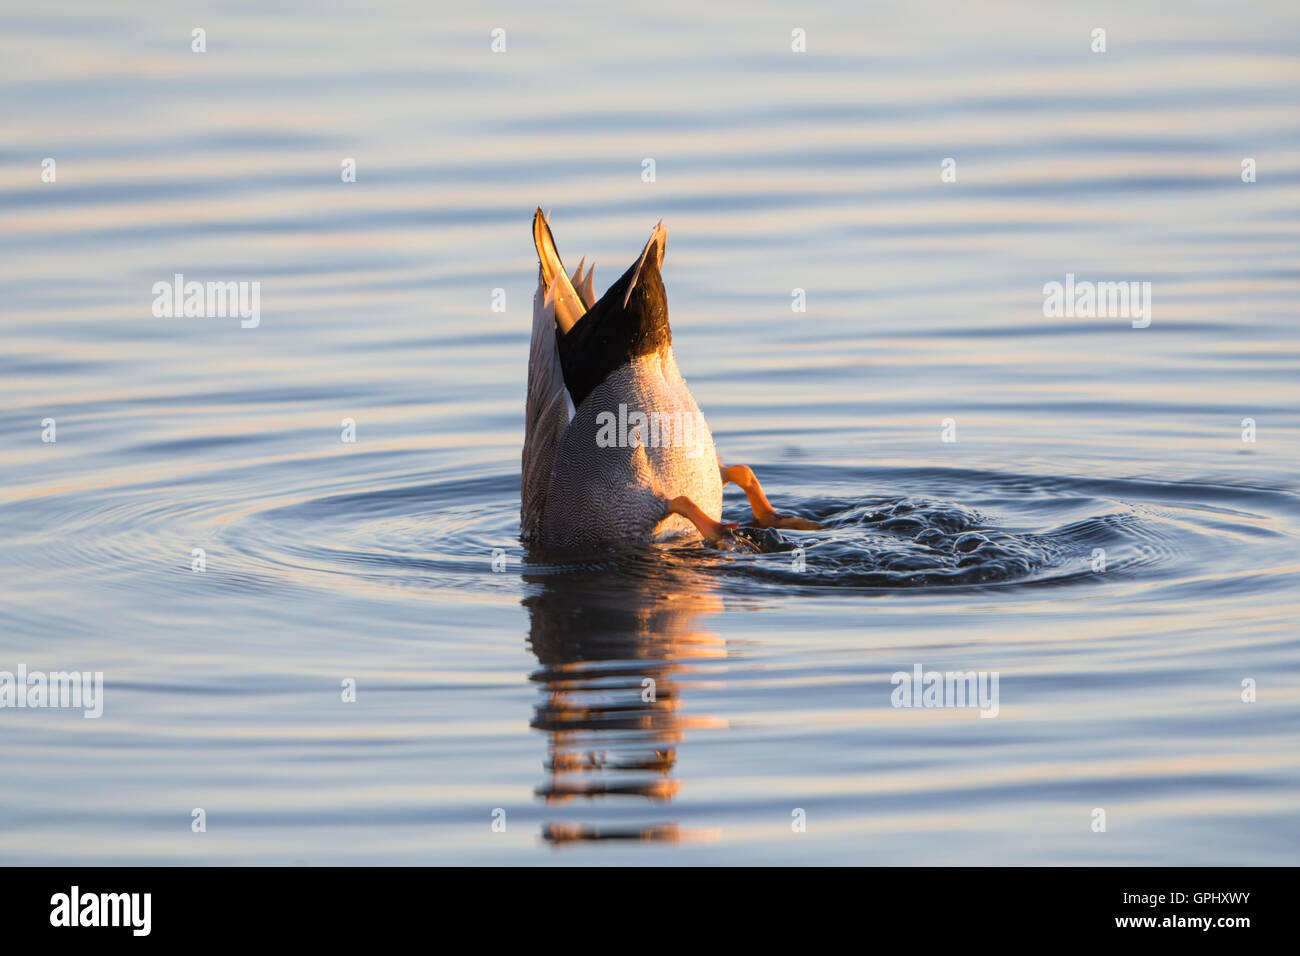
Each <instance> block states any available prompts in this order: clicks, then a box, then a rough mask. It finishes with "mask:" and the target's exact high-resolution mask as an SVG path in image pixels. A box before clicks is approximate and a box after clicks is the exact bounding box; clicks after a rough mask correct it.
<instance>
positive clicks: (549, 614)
mask: <svg viewBox="0 0 1300 956" xmlns="http://www.w3.org/2000/svg"><path fill="white" fill-rule="evenodd" d="M660 553H661V554H662V555H663V558H662V561H661V558H660V557H649V558H646V559H645V560H646V561H647V562H653V563H652V564H648V565H647V570H648V571H649V573H647V574H644V575H641V574H633V575H628V574H627V573H626V571H627V570H628V569H629V568H628V566H627V565H625V564H620V566H619V567H617V568H615V567H606V568H603V569H582V570H577V571H572V572H567V573H559V574H556V573H551V574H534V575H525V580H526V581H528V582H529V583H530V584H532V585H533V586H534V589H535V590H533V593H531V594H530V596H528V597H526V598H525V599H524V602H523V603H524V605H525V606H526V607H527V608H528V610H529V616H530V620H531V629H530V636H529V642H530V644H531V646H532V650H533V653H534V654H536V655H537V660H538V661H539V663H540V664H541V667H540V668H539V669H538V670H537V671H535V672H534V673H533V674H532V679H533V680H535V681H538V682H540V683H541V684H543V685H544V693H543V698H542V700H541V702H540V703H539V704H538V705H537V711H536V714H535V715H534V717H533V721H532V726H533V727H535V728H538V729H540V730H544V731H546V733H547V735H548V737H549V746H548V756H547V761H546V764H545V765H544V766H545V769H546V772H547V777H546V780H545V782H544V783H543V784H542V785H541V786H539V787H538V788H537V794H538V795H539V796H541V797H543V798H544V799H545V801H546V803H547V805H548V806H555V805H560V804H564V803H569V802H571V801H574V800H577V799H585V800H589V801H590V800H603V799H604V798H607V797H609V798H615V799H624V800H633V801H637V802H638V803H640V802H648V803H649V804H651V805H662V804H665V803H668V802H670V801H671V800H672V799H673V797H674V796H675V795H676V794H677V791H678V788H679V787H680V786H681V781H680V780H679V779H678V778H676V777H675V776H674V775H673V771H674V768H675V766H676V763H677V747H678V745H679V744H680V743H681V742H682V740H683V736H684V732H685V731H686V730H687V729H691V728H699V727H721V726H725V723H724V722H723V721H719V720H716V719H712V718H708V717H691V716H687V715H686V714H684V713H683V701H682V698H681V690H682V682H681V678H682V677H683V676H684V675H686V674H689V673H692V672H693V671H694V670H695V668H693V667H692V666H690V665H689V664H686V663H684V662H685V661H689V660H691V659H700V658H722V657H726V653H727V651H726V645H725V643H724V642H723V640H722V638H720V637H719V636H718V635H717V634H714V633H711V632H708V631H704V630H700V629H699V618H700V617H701V616H703V615H711V614H716V613H717V612H719V611H721V610H722V601H721V599H720V598H719V597H718V595H717V594H716V593H715V591H714V589H713V586H712V585H711V584H710V583H709V582H708V580H707V579H705V578H704V577H703V576H702V575H701V574H699V573H698V572H697V571H695V570H693V569H692V568H690V567H688V566H685V565H683V564H681V563H679V562H678V561H676V560H674V559H673V558H672V557H671V552H666V551H665V552H660ZM633 560H634V563H636V559H633ZM542 835H543V837H544V838H545V839H546V840H547V841H548V842H550V843H552V844H555V845H560V844H565V843H570V842H574V841H581V840H681V839H687V838H696V839H698V838H700V837H702V836H706V835H707V834H703V833H701V832H699V831H691V832H687V831H684V830H682V829H681V828H680V827H679V826H678V825H677V823H676V822H664V821H662V820H644V821H643V820H638V821H634V822H622V821H620V822H617V823H613V824H609V825H595V824H588V823H573V822H556V821H552V822H550V823H548V824H547V825H546V826H545V827H544V828H543V832H542Z"/></svg>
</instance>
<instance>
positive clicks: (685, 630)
mask: <svg viewBox="0 0 1300 956" xmlns="http://www.w3.org/2000/svg"><path fill="white" fill-rule="evenodd" d="M0 22H2V23H3V30H2V31H0V62H3V63H4V64H5V67H4V71H3V73H2V74H0V103H2V104H3V107H2V109H3V115H4V126H3V128H4V130H5V136H4V137H3V139H2V140H0V285H2V287H3V290H4V296H3V301H4V308H3V312H2V313H0V335H2V336H3V338H2V342H3V347H2V348H0V448H2V449H3V455H2V456H0V488H2V491H3V499H2V501H0V528H3V532H4V533H3V535H0V581H3V585H2V586H0V592H2V594H3V602H2V603H0V670H14V669H15V668H16V667H17V666H18V665H19V664H24V665H26V667H27V668H28V669H31V670H36V669H40V670H46V671H54V670H61V669H77V670H91V671H102V672H103V673H104V679H105V685H106V686H105V710H104V715H103V717H102V718H100V719H99V720H86V719H83V718H82V716H81V714H80V713H78V712H71V711H60V710H43V711H42V710H37V711H30V710H25V711H13V710H0V759H2V760H3V763H4V766H5V767H6V768H8V772H7V773H5V774H4V775H2V776H0V831H2V832H3V839H0V859H3V860H5V861H6V862H14V863H47V862H59V863H83V862H84V863H192V862H200V863H239V862H252V863H339V862H344V863H407V864H418V863H507V862H508V863H526V864H557V863H559V864H575V863H576V864H614V863H634V864H647V863H778V862H793V861H799V862H812V863H904V864H934V863H962V864H968V863H969V864H989V863H992V864H1011V863H1022V864H1024V863H1031V864H1032V863H1050V864H1060V863H1066V864H1070V863H1076V864H1077V863H1101V864H1139V863H1147V864H1192V863H1197V864H1243V863H1288V862H1292V861H1293V859H1294V852H1295V846H1296V843H1297V839H1298V838H1300V821H1298V813H1300V644H1298V643H1297V637H1296V624H1295V622H1296V617H1297V613H1296V612H1297V594H1298V591H1297V587H1298V583H1300V582H1298V572H1300V562H1298V561H1297V537H1298V536H1300V498H1298V497H1297V486H1296V482H1295V476H1296V473H1297V464H1298V462H1297V458H1298V457H1300V456H1298V454H1297V452H1298V450H1300V443H1298V441H1297V439H1298V438H1300V435H1298V434H1297V419H1296V411H1297V375H1296V369H1297V359H1298V358H1300V343H1298V341H1297V318H1298V317H1300V316H1298V314H1297V307H1296V303H1297V292H1298V291H1300V272H1298V270H1297V250H1300V243H1298V242H1297V239H1298V238H1300V235H1298V233H1300V230H1298V229H1297V221H1298V215H1300V151H1298V149H1297V147H1298V146H1300V123H1298V122H1297V113H1296V109H1295V105H1296V103H1297V102H1298V101H1300V67H1297V59H1296V43H1297V37H1298V36H1300V32H1298V30H1300V15H1297V12H1296V10H1295V9H1294V8H1293V7H1290V6H1287V5H1283V4H1263V3H1261V4H1252V5H1250V7H1249V8H1226V7H1222V6H1219V5H1213V4H1203V3H1192V4H1186V3H1179V4H1173V3H1158V4H1150V5H1142V6H1141V7H1136V6H1134V5H1132V4H1122V3H1094V4H1088V5H1086V6H1084V7H1079V6H1077V5H1072V6H1070V7H1068V8H1064V7H1063V8H1061V9H1059V10H1058V9H1045V8H1044V6H1043V5H1040V4H1030V3H1023V4H1020V3H1011V4H961V5H939V4H929V3H909V4H886V5H879V4H876V5H869V6H861V5H857V4H848V3H831V4H825V5H820V6H818V7H817V8H816V9H815V10H813V9H804V8H801V7H793V6H790V5H786V4H765V3H759V4H747V5H745V6H744V7H743V8H741V7H738V6H733V7H731V8H727V7H714V6H707V7H706V6H702V5H699V4H682V3H675V2H670V3H664V4H660V5H657V6H656V7H655V8H654V9H653V11H652V12H649V13H648V12H647V10H646V8H644V7H636V8H631V7H630V8H628V9H627V10H625V11H614V10H611V9H610V8H609V7H608V6H607V5H603V4H592V5H582V4H579V5H576V6H575V5H572V4H566V5H564V7H563V8H562V9H559V10H546V9H543V8H542V7H540V6H538V5H537V4H536V3H527V4H524V3H506V4H501V5H497V6H496V7H495V8H493V10H492V11H490V12H481V11H476V10H468V11H467V10H462V9H460V8H457V9H450V8H447V9H438V8H436V7H434V6H431V5H429V4H421V3H400V2H399V3H387V4H378V5H374V4H371V5H366V6H365V7H364V8H351V7H349V6H348V5H344V4H335V3H323V4H322V3H306V2H302V3H289V4H279V5H277V12H273V11H270V10H267V9H264V8H263V6H262V5H258V4H234V5H226V6H222V7H220V8H215V7H209V6H207V5H199V4H188V3H180V4H172V5H170V6H169V7H168V8H167V10H166V11H165V12H163V13H160V12H158V11H156V10H154V9H152V8H151V7H149V6H148V5H145V4H127V5H125V6H119V7H115V8H114V9H112V10H108V9H106V8H104V7H103V6H102V5H100V4H92V3H89V2H86V3H74V2H68V3H59V4H56V5H55V6H53V7H48V8H46V7H42V8H40V9H36V8H32V9H30V10H23V11H18V10H17V9H14V10H11V11H8V12H6V13H4V14H3V15H0ZM195 27H202V28H204V29H205V30H206V32H207V52H206V53H202V54H198V53H193V52H191V50H190V43H191V30H192V29H194V28H195ZM497 27H501V28H503V29H504V30H505V31H506V34H505V35H506V44H507V47H506V51H505V52H504V53H499V54H494V53H492V52H491V31H492V30H493V29H494V28H497ZM1096 27H1103V28H1105V29H1106V30H1107V40H1108V44H1107V50H1106V52H1105V53H1104V54H1101V53H1094V52H1092V50H1091V49H1090V44H1091V39H1090V36H1091V31H1092V30H1093V29H1094V28H1096ZM795 28H802V29H804V30H806V31H807V37H808V40H807V44H808V50H807V52H806V53H803V54H796V53H793V52H792V51H791V31H792V30H793V29H795ZM46 157H49V158H53V159H55V160H56V163H57V181H56V182H53V183H43V182H42V181H41V161H42V160H43V159H44V158H46ZM647 158H651V159H653V160H654V161H655V171H656V175H655V181H654V182H645V181H643V178H642V171H643V168H644V167H643V163H644V160H645V159H647ZM948 158H951V159H954V160H955V163H956V172H957V176H956V181H955V182H943V181H942V180H941V177H940V172H941V164H942V162H943V160H944V159H948ZM1246 158H1251V159H1253V160H1254V161H1255V164H1256V168H1257V181H1255V182H1253V183H1245V182H1243V181H1242V178H1241V170H1242V162H1243V160H1244V159H1246ZM346 159H352V160H355V162H356V169H357V181H356V182H355V183H344V182H342V181H341V176H340V171H341V165H342V163H343V162H344V160H346ZM538 204H541V205H542V206H544V207H545V208H549V209H551V210H552V215H551V223H552V226H553V228H554V231H555V235H556V239H557V241H558V243H559V246H560V250H561V252H562V253H563V254H564V256H565V258H566V261H567V262H568V264H569V265H570V266H571V267H572V266H573V265H576V263H577V260H578V258H579V257H580V256H584V255H585V256H586V257H587V261H588V262H591V261H592V259H593V258H594V259H595V262H596V268H597V285H598V286H599V287H600V288H602V289H603V287H604V286H605V285H606V284H608V283H609V282H612V281H613V280H614V279H615V278H616V277H617V276H618V274H619V273H620V272H621V271H622V270H623V269H624V268H625V267H626V266H627V264H628V263H629V262H630V261H631V260H632V258H633V257H634V256H635V255H636V254H637V253H638V252H639V250H640V248H641V245H642V243H643V242H644V240H645V237H646V236H647V235H648V233H649V230H650V228H651V227H652V226H653V225H654V223H655V222H656V221H657V220H659V219H660V218H663V219H664V221H665V224H666V225H667V227H668V230H669V240H668V253H667V259H666V262H665V282H666V285H667V289H668V295H669V301H670V305H671V313H672V323H673V334H674V342H675V346H676V350H677V356H678V361H679V364H680V366H681V368H682V371H683V373H684V374H685V376H686V378H687V380H688V381H689V383H690V385H691V387H692V389H693V391H694V394H695V396H696V398H697V399H698V401H699V404H700V406H701V408H702V409H703V411H704V413H705V415H706V416H707V418H708V421H709V424H710V426H711V428H712V430H713V433H714V436H715V438H716V439H717V442H718V445H719V449H720V451H721V454H722V455H723V457H724V459H725V460H726V461H727V462H728V463H744V464H748V465H750V466H752V467H753V468H754V469H755V471H756V472H757V474H758V475H759V477H760V479H761V480H762V481H763V483H764V485H765V487H766V488H767V489H768V492H769V494H770V495H771V497H772V498H773V501H774V502H775V503H776V505H777V507H779V508H783V509H787V510H793V511H798V512H800V513H803V514H807V515H811V516H815V517H817V518H819V519H820V520H822V521H823V522H824V523H825V528H824V529H823V531H820V532H810V533H788V532H783V533H782V534H780V535H778V536H766V537H763V536H754V540H755V541H757V543H758V544H759V545H760V547H757V548H754V549H743V550H741V551H738V552H734V553H726V554H723V553H717V552H714V551H711V550H708V549H705V548H702V547H700V546H694V545H690V546H681V545H665V546H659V547H656V548H653V549H641V550H635V549H634V550H631V551H627V552H616V553H610V554H607V555H598V556H594V557H592V558H591V559H590V560H583V561H569V562H556V561H551V560H547V559H545V558H544V557H539V556H536V555H529V554H527V553H526V552H525V550H524V549H523V548H522V546H521V545H520V543H519V540H518V500H519V454H520V449H521V445H522V438H523V435H522V427H523V402H524V375H525V363H526V357H527V348H528V332H529V324H530V319H531V297H532V291H533V286H534V284H535V282H536V260H535V255H534V252H533V248H532V242H531V235H530V220H531V215H532V210H533V208H534V207H535V206H536V205H538ZM176 273H181V274H183V275H185V276H186V277H187V278H191V279H198V280H201V281H208V280H212V281H250V282H251V281H257V282H260V284H261V285H260V288H261V322H260V325H258V327H256V328H241V327H240V322H239V320H238V318H216V317H213V318H189V319H186V318H156V317H154V315H153V314H152V312H151V303H152V301H153V294H152V292H151V288H152V286H153V284H154V283H156V282H159V281H168V280H170V279H171V277H172V276H173V275H175V274H176ZM1067 273H1072V274H1074V275H1076V276H1078V277H1079V278H1081V279H1089V280H1093V281H1143V282H1150V283H1151V284H1152V303H1153V312H1152V321H1151V323H1150V325H1149V327H1146V328H1134V327H1133V325H1132V323H1131V322H1130V321H1129V320H1127V319H1124V318H1052V319H1049V318H1046V317H1045V316H1044V313H1043V292H1042V289H1043V285H1044V284H1045V283H1047V282H1052V281H1064V277H1065V275H1066V274H1067ZM796 289H802V290H804V294H805V296H806V302H807V311H806V312H804V313H795V312H792V309H791V303H792V296H793V294H794V290H796ZM496 290H503V293H504V301H505V309H504V311H494V310H493V302H494V301H500V297H501V294H500V293H498V292H496ZM47 418H49V419H53V420H54V421H55V422H56V425H57V441H56V442H54V443H48V442H43V441H42V440H41V436H42V430H43V426H42V422H43V420H45V419H47ZM345 419H351V420H352V421H353V422H354V423H355V428H356V437H357V440H356V441H355V442H344V441H342V440H341V437H342V433H343V424H342V423H343V421H344V420H345ZM1245 419H1250V420H1251V421H1252V422H1253V425H1254V429H1255V435H1254V437H1255V440H1254V441H1253V442H1248V441H1243V428H1244V426H1243V420H1245ZM945 420H951V424H950V426H949V427H948V429H947V434H948V436H949V437H955V439H956V440H955V441H945V440H943V439H944V437H945V426H944V422H945ZM725 514H726V518H727V520H736V521H740V520H743V519H744V517H745V515H746V507H745V502H744V498H743V495H741V494H740V492H738V491H737V490H736V489H734V488H732V489H731V490H729V491H728V493H727V499H726V505H725ZM194 549H202V551H203V553H204V556H205V560H206V570H205V571H203V572H202V573H198V572H195V571H193V570H192V561H193V554H194ZM494 561H495V567H497V568H499V569H500V570H494ZM916 665H920V666H921V667H922V668H923V669H925V670H936V671H950V670H952V671H984V672H996V673H997V674H998V675H999V693H1000V699H999V710H998V715H997V717H996V718H993V719H984V718H981V717H980V715H979V712H978V711H977V710H974V709H970V708H963V709H956V708H948V709H925V708H922V709H914V708H909V709H903V708H895V707H893V706H891V692H892V691H893V685H892V684H891V675H893V674H894V673H896V672H899V671H906V672H910V671H911V670H912V668H913V667H914V666H916ZM347 680H352V681H355V682H356V688H357V697H356V701H355V702H354V703H344V702H343V700H342V699H341V695H342V690H341V685H342V684H343V682H344V681H347ZM1246 680H1251V681H1254V682H1255V684H1256V687H1257V695H1258V696H1257V700H1256V702H1254V703H1244V702H1243V701H1242V684H1243V681H1246ZM648 682H649V683H648ZM195 808H202V809H203V810H204V811H205V813H206V819H207V830H206V832H204V833H194V832H192V830H191V819H192V811H193V810H194V809H195ZM1096 808H1101V809H1104V810H1105V811H1106V819H1107V829H1106V832H1105V833H1097V832H1094V831H1093V829H1092V827H1091V824H1092V821H1093V814H1094V810H1095V809H1096ZM800 811H802V813H800ZM502 819H504V821H505V826H504V829H500V828H499V827H498V828H497V829H494V828H493V822H494V820H502ZM801 819H802V820H803V821H805V822H806V828H805V829H803V831H802V832H799V831H798V830H797V828H795V827H794V826H792V824H794V823H796V822H798V821H799V820H801Z"/></svg>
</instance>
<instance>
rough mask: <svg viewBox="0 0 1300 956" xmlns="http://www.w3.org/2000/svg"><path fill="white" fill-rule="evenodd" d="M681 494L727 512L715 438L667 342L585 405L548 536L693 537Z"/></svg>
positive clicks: (569, 434)
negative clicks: (677, 507) (675, 508)
mask: <svg viewBox="0 0 1300 956" xmlns="http://www.w3.org/2000/svg"><path fill="white" fill-rule="evenodd" d="M637 413H640V415H641V416H644V418H640V417H638V414H637ZM683 422H691V423H692V424H691V425H690V426H686V425H682V424H680V423H683ZM688 428H689V429H691V430H692V433H691V434H689V435H687V434H685V432H686V431H687V430H688ZM683 495H684V496H687V497H689V498H690V499H691V500H692V501H694V502H695V503H696V504H697V505H699V506H700V508H701V509H703V510H704V511H705V512H707V513H709V514H714V515H718V514H721V513H722V478H721V474H720V472H719V469H718V453H717V450H716V448H715V447H714V444H713V435H712V434H711V433H710V432H709V429H708V425H707V424H705V422H704V416H703V415H702V414H701V413H700V409H699V406H698V405H697V404H696V402H695V397H694V396H693V395H691V392H690V390H689V389H688V388H687V387H686V382H685V380H684V379H683V378H682V376H681V373H680V372H679V371H678V369H677V360H676V358H675V357H674V355H673V351H672V346H671V345H665V346H663V347H662V348H660V349H657V350H656V351H654V352H649V353H646V354H644V355H639V356H636V357H635V358H633V359H632V360H630V361H628V362H627V363H625V364H624V365H621V366H619V367H618V368H617V369H615V370H614V371H612V372H610V373H609V375H608V376H606V377H605V379H604V380H603V381H602V382H601V383H600V384H599V385H598V386H596V387H595V388H594V389H592V391H591V392H590V393H589V394H588V395H587V397H586V398H584V399H583V400H582V402H581V403H580V404H579V405H578V407H577V409H576V410H575V412H574V415H573V420H572V421H570V422H569V423H568V427H567V428H566V429H565V431H564V434H563V436H562V438H561V439H560V442H559V445H558V446H557V449H556V455H555V462H554V466H553V468H552V472H551V480H550V486H549V488H548V491H547V496H546V500H547V507H546V514H545V518H544V520H543V522H542V534H541V540H542V543H543V544H544V545H545V546H548V547H552V548H556V547H595V546H600V545H607V544H611V543H614V542H626V541H636V540H647V539H649V540H655V539H663V538H668V537H674V536H677V535H696V534H697V530H696V527H695V525H694V524H693V523H692V522H691V521H690V519H688V518H686V517H684V516H682V515H680V514H675V513H672V512H671V511H670V510H669V506H670V503H671V502H672V501H673V500H674V499H675V498H677V497H679V496H683Z"/></svg>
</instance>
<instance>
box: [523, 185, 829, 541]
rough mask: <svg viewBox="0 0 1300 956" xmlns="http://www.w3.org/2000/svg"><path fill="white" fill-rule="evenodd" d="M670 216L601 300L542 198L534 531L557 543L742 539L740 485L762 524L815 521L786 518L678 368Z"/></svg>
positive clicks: (530, 505) (528, 419)
mask: <svg viewBox="0 0 1300 956" xmlns="http://www.w3.org/2000/svg"><path fill="white" fill-rule="evenodd" d="M667 241H668V232H667V230H666V229H665V228H664V225H663V221H662V220H660V222H659V223H658V224H657V225H656V226H655V227H654V229H653V230H652V231H651V233H650V238H649V240H647V241H646V243H645V246H644V247H643V248H642V250H641V254H640V255H639V256H638V257H637V258H636V261H634V262H633V263H632V264H631V265H630V266H629V267H628V268H627V270H626V271H625V272H624V273H623V274H622V275H621V276H620V277H619V279H618V281H616V282H615V283H614V284H613V285H611V286H610V287H609V288H608V289H606V290H605V293H604V295H602V296H601V297H600V298H599V299H597V298H596V296H595V271H596V270H595V265H594V263H593V265H592V266H591V268H590V269H589V270H588V271H586V272H585V273H584V266H585V264H586V257H583V259H582V260H580V261H579V263H578V267H577V269H576V270H574V272H573V273H572V274H570V273H568V272H566V270H565V268H564V264H563V262H562V260H561V259H560V255H559V252H558V250H557V248H556V244H555V237H554V235H553V234H552V232H551V227H550V222H549V217H548V216H545V215H543V213H542V210H541V207H540V206H539V207H538V208H537V211H536V213H535V214H534V216H533V243H534V245H535V246H536V249H537V259H538V270H537V291H536V293H535V294H534V296H533V326H532V339H531V342H530V345H529V354H528V387H527V397H526V399H525V425H524V448H523V462H522V477H521V484H520V528H521V538H522V539H523V540H524V541H525V542H526V543H529V544H535V545H538V546H540V547H541V548H543V549H547V550H562V551H573V550H590V549H597V548H601V547H610V546H617V545H619V544H626V543H629V542H639V541H664V540H669V539H673V538H680V537H697V538H699V539H702V540H703V541H704V542H706V543H707V544H709V545H711V546H713V547H715V548H719V549H722V550H729V549H731V548H734V547H735V545H736V535H735V532H736V529H737V528H738V527H739V524H738V523H736V522H723V521H722V520H721V516H722V490H723V487H724V486H725V485H727V484H733V483H734V484H735V485H737V486H739V487H740V488H741V489H742V490H743V491H744V492H745V495H746V496H747V498H748V500H749V504H750V507H751V510H752V512H753V516H754V524H755V525H756V526H757V527H759V528H787V529H792V530H815V529H817V528H818V527H819V525H817V523H816V522H812V521H809V520H806V519H804V518H801V517H798V516H795V515H788V514H782V513H779V512H777V511H776V509H775V508H773V507H772V505H771V503H770V502H769V501H768V499H767V496H766V495H765V494H764V492H763V488H762V486H761V485H760V484H759V482H758V479H757V478H756V477H755V476H754V472H753V470H752V469H751V468H749V467H748V466H746V465H730V466H728V465H724V464H723V463H722V460H721V458H719V456H718V451H717V447H716V445H715V444H714V441H713V434H712V432H711V431H710V429H709V427H708V423H707V422H706V421H705V419H704V416H703V414H702V413H701V412H700V407H699V405H698V404H697V403H696V401H695V397H694V396H693V395H692V394H691V390H690V389H689V388H688V387H687V385H686V380H685V379H684V378H683V377H682V374H681V372H680V370H679V369H678V367H677V358H676V355H675V354H674V352H673V346H672V329H671V327H670V325H669V322H668V297H667V293H666V292H665V290H664V283H663V277H662V269H663V263H664V252H665V250H666V247H667Z"/></svg>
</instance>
